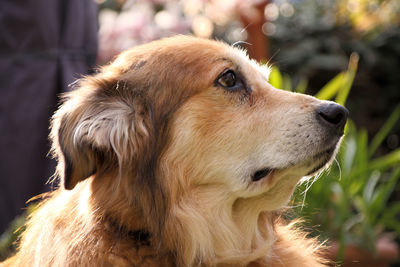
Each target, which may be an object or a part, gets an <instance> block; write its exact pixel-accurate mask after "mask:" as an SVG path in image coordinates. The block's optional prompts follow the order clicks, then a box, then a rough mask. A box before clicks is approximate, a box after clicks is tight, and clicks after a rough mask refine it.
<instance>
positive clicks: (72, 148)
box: [5, 36, 347, 267]
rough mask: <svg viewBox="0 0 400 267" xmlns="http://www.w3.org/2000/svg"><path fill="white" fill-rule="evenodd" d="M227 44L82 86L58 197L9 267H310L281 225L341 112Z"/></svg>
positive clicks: (55, 128) (332, 143)
mask: <svg viewBox="0 0 400 267" xmlns="http://www.w3.org/2000/svg"><path fill="white" fill-rule="evenodd" d="M268 74H269V71H268V68H267V67H263V66H260V65H258V64H257V63H256V62H254V61H251V60H249V59H248V57H247V56H246V54H245V53H244V52H243V51H241V50H239V49H236V48H233V47H230V46H228V45H226V44H223V43H220V42H215V41H210V40H203V39H196V38H193V37H183V36H181V37H174V38H169V39H164V40H161V41H156V42H153V43H149V44H146V45H143V46H139V47H135V48H133V49H131V50H128V51H126V52H124V53H122V54H121V55H120V56H119V57H117V58H116V60H115V61H114V62H112V63H111V64H110V65H107V66H105V67H103V68H102V69H101V70H100V71H99V73H98V74H96V75H94V76H89V77H86V78H84V79H82V80H80V81H79V82H78V83H77V85H76V87H77V88H76V90H73V91H72V92H70V93H68V94H67V95H66V96H65V97H64V101H63V104H62V105H61V107H60V108H59V110H58V111H57V112H56V113H55V115H54V116H53V120H52V132H51V139H52V141H53V152H54V155H55V157H56V158H57V159H58V167H57V175H58V177H59V178H60V188H58V189H57V190H56V191H55V192H53V193H50V194H49V195H48V196H47V197H46V198H45V199H44V200H43V201H42V204H41V206H40V208H39V209H38V210H37V211H36V212H34V214H33V215H32V216H31V218H30V219H29V221H28V223H27V229H26V231H25V233H24V234H23V237H22V239H21V242H20V247H19V251H18V253H17V254H16V255H15V256H14V257H12V258H11V259H9V260H8V261H7V262H6V263H5V265H6V266H7V265H9V266H40V267H44V266H217V265H218V266H319V265H323V264H324V260H323V259H322V258H321V257H320V256H319V250H318V247H319V246H318V244H316V242H314V240H310V239H307V238H306V237H305V234H302V233H300V232H299V231H298V230H295V229H294V228H295V227H294V226H293V225H286V224H285V223H284V222H282V221H281V220H279V219H278V218H279V216H278V213H279V210H280V209H281V207H283V206H285V205H286V204H287V201H288V200H289V198H290V196H291V194H292V192H293V190H294V188H295V186H296V185H297V184H298V182H299V180H300V179H301V178H302V177H304V176H310V175H313V174H315V173H316V172H318V171H319V170H321V169H322V168H323V167H324V166H326V165H327V164H328V163H329V162H330V160H331V159H332V157H333V156H334V155H335V153H336V150H337V146H338V144H339V142H340V139H341V136H342V135H343V128H344V124H345V122H346V117H347V111H346V109H344V108H343V107H341V106H339V105H337V104H334V103H332V102H327V101H319V100H317V99H315V98H313V97H310V96H306V95H301V94H295V93H290V92H285V91H282V90H277V89H275V88H273V87H272V86H271V85H269V84H268V82H267V81H268Z"/></svg>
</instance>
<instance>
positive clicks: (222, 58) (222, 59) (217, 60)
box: [214, 57, 236, 66]
mask: <svg viewBox="0 0 400 267" xmlns="http://www.w3.org/2000/svg"><path fill="white" fill-rule="evenodd" d="M219 61H225V62H228V63H229V64H231V65H234V66H236V64H235V63H234V62H233V61H232V60H231V59H230V58H226V57H220V58H217V59H216V60H215V61H214V62H219Z"/></svg>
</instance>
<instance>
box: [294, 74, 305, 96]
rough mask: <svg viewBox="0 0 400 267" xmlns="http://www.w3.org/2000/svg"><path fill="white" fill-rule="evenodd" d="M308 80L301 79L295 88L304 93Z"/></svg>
mask: <svg viewBox="0 0 400 267" xmlns="http://www.w3.org/2000/svg"><path fill="white" fill-rule="evenodd" d="M307 86H308V81H307V79H304V78H303V79H301V80H300V82H299V84H298V85H297V86H296V88H295V92H297V93H301V94H304V93H305V92H306V90H307Z"/></svg>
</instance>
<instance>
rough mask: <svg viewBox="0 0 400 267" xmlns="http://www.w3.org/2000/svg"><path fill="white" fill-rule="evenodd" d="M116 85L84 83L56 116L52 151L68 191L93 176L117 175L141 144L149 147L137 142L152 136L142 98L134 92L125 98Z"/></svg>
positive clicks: (86, 81) (59, 174)
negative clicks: (113, 172)
mask: <svg viewBox="0 0 400 267" xmlns="http://www.w3.org/2000/svg"><path fill="white" fill-rule="evenodd" d="M99 86H100V87H99ZM101 86H108V87H114V88H113V89H112V90H111V89H110V90H108V89H107V88H101ZM115 86H118V85H115V84H114V85H106V84H105V83H100V82H98V81H97V80H95V79H86V80H85V81H81V82H80V85H79V88H78V89H77V90H74V91H72V92H70V93H68V94H67V95H66V96H65V100H64V103H63V104H62V105H61V107H60V108H59V110H58V111H57V112H56V113H55V114H54V116H53V120H52V131H51V139H52V143H53V145H52V150H53V154H54V155H55V157H56V158H57V160H58V165H57V173H58V176H59V177H60V178H61V183H62V184H63V185H64V187H65V188H66V189H73V188H74V187H75V185H76V184H77V183H78V182H79V181H81V180H84V179H86V178H88V177H90V176H91V175H93V174H95V173H106V172H110V171H115V170H117V171H118V168H119V166H123V164H124V163H126V161H130V160H132V159H134V154H135V152H136V151H137V150H138V149H139V148H138V147H137V144H145V143H146V142H144V141H143V142H138V140H137V139H138V138H141V139H143V138H146V137H147V135H148V130H147V125H146V122H145V119H144V117H145V114H146V111H143V110H140V109H141V107H143V105H142V104H141V103H138V102H140V97H138V96H135V95H134V93H131V92H132V91H130V90H125V91H126V92H130V93H125V94H126V95H125V94H124V96H123V97H122V96H121V95H120V93H121V91H120V90H115ZM125 86H126V84H125ZM116 93H118V94H116Z"/></svg>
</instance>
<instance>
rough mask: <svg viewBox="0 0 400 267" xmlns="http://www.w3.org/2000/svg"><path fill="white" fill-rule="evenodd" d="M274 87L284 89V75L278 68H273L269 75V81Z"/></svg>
mask: <svg viewBox="0 0 400 267" xmlns="http://www.w3.org/2000/svg"><path fill="white" fill-rule="evenodd" d="M268 82H269V83H270V84H271V85H272V86H273V87H275V88H278V89H282V84H283V79H282V74H281V72H280V71H279V69H278V68H277V67H275V66H274V67H272V68H271V73H270V75H269V81H268Z"/></svg>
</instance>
